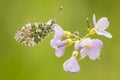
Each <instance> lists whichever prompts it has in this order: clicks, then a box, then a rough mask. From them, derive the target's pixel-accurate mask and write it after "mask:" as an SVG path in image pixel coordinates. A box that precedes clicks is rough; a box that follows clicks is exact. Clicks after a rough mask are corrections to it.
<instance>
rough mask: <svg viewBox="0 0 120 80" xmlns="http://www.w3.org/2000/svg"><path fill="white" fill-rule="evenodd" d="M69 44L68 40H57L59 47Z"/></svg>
mask: <svg viewBox="0 0 120 80" xmlns="http://www.w3.org/2000/svg"><path fill="white" fill-rule="evenodd" d="M66 44H67V42H66V41H60V40H59V41H57V47H58V48H59V47H63V46H65V45H66Z"/></svg>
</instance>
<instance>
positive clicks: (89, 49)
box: [80, 38, 103, 60]
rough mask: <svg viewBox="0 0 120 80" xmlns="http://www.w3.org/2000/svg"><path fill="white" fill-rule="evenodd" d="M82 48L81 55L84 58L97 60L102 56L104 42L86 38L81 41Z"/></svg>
mask: <svg viewBox="0 0 120 80" xmlns="http://www.w3.org/2000/svg"><path fill="white" fill-rule="evenodd" d="M80 46H81V47H82V49H81V51H80V55H81V56H82V57H85V56H86V55H88V57H89V58H90V59H92V60H95V59H96V58H98V57H99V56H100V50H101V48H102V47H103V42H102V41H101V40H99V39H90V38H86V39H83V40H82V41H81V43H80Z"/></svg>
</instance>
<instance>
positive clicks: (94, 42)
mask: <svg viewBox="0 0 120 80" xmlns="http://www.w3.org/2000/svg"><path fill="white" fill-rule="evenodd" d="M91 47H94V48H96V49H101V48H102V47H103V42H102V41H101V40H99V39H92V40H91Z"/></svg>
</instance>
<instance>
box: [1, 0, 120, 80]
mask: <svg viewBox="0 0 120 80" xmlns="http://www.w3.org/2000/svg"><path fill="white" fill-rule="evenodd" d="M60 6H63V10H62V12H61V13H60V14H58V15H57V17H56V20H57V23H58V24H59V25H61V26H62V27H63V28H64V30H70V31H71V32H74V31H76V30H78V31H80V33H81V35H82V36H83V35H84V34H85V33H86V27H87V26H86V20H85V19H86V17H88V18H89V21H90V25H91V27H92V26H93V24H92V15H93V14H94V13H95V14H96V17H97V20H98V19H99V18H101V17H103V16H106V17H108V18H109V21H110V27H109V28H108V29H107V31H109V32H110V33H111V34H112V35H113V38H112V39H108V38H106V37H102V36H95V37H96V38H100V39H101V40H103V42H104V47H103V49H102V52H101V56H100V57H101V59H100V60H95V61H91V60H89V59H88V58H85V59H84V60H82V61H81V62H79V63H80V66H81V70H80V72H79V73H78V74H75V75H74V74H71V73H68V72H65V71H64V70H63V67H62V65H63V63H64V61H65V60H67V59H68V58H69V57H70V56H71V53H72V51H73V47H69V48H67V49H66V52H65V55H64V56H63V57H61V58H57V57H56V56H55V54H54V49H52V48H51V47H50V45H49V41H50V40H51V39H52V36H53V34H51V35H50V36H48V37H47V38H45V40H43V41H42V43H40V44H39V45H37V46H35V47H26V46H23V45H21V44H20V43H18V42H16V41H15V39H14V35H15V33H16V31H17V30H18V29H20V28H21V27H22V26H23V25H25V24H26V23H29V22H30V23H32V22H46V21H48V20H49V19H50V18H52V17H53V15H55V13H56V12H57V11H58V8H59V7H60ZM119 21H120V0H0V80H120V25H119V23H120V22H119Z"/></svg>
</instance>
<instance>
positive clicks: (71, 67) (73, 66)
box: [63, 56, 80, 73]
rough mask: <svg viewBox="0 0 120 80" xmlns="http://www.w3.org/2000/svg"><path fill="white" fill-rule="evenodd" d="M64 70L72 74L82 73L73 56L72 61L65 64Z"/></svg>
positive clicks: (69, 60)
mask: <svg viewBox="0 0 120 80" xmlns="http://www.w3.org/2000/svg"><path fill="white" fill-rule="evenodd" d="M63 68H64V70H65V71H68V72H71V73H77V72H79V71H80V66H79V64H78V62H77V60H76V58H75V57H74V56H72V57H71V58H70V59H68V60H67V61H65V62H64V64H63Z"/></svg>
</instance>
